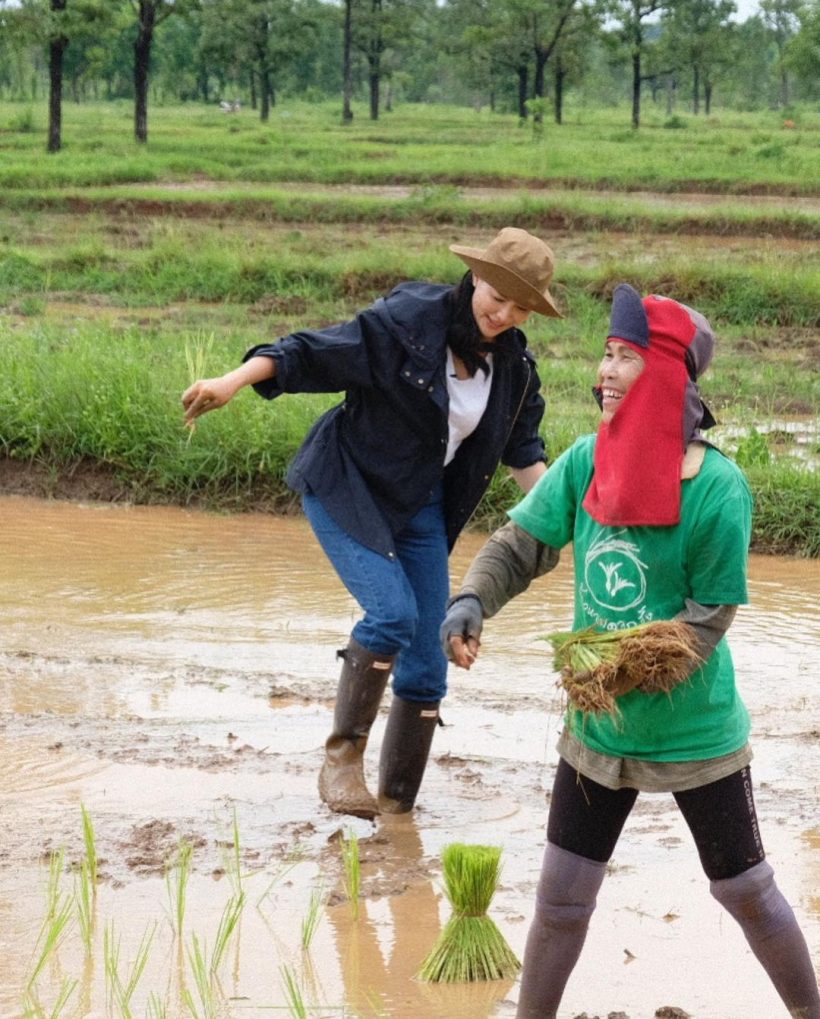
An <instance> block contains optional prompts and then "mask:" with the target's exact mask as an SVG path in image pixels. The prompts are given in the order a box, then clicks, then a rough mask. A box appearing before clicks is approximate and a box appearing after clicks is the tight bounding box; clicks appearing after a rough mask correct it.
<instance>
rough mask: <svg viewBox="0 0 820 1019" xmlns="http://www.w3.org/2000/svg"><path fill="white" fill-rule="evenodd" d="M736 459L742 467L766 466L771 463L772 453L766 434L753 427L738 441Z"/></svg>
mask: <svg viewBox="0 0 820 1019" xmlns="http://www.w3.org/2000/svg"><path fill="white" fill-rule="evenodd" d="M735 460H736V461H737V463H738V465H739V466H740V467H765V466H767V465H768V464H770V463H771V460H772V455H771V453H770V452H769V444H768V443H767V442H766V436H765V435H761V434H760V432H759V431H758V430H757V429H756V428H752V430H751V431H750V432H749V434H748V435H744V436H743V438H742V439H741V440H740V442H739V443H738V446H737V452H736V453H735Z"/></svg>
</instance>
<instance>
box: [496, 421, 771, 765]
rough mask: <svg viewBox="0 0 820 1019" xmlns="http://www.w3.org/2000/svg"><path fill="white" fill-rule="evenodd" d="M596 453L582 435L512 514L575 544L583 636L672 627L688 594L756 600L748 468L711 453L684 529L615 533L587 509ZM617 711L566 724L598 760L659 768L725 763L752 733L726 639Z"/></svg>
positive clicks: (692, 491) (691, 484)
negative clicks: (682, 673)
mask: <svg viewBox="0 0 820 1019" xmlns="http://www.w3.org/2000/svg"><path fill="white" fill-rule="evenodd" d="M594 448H595V436H594V435H587V436H583V437H582V438H580V439H578V440H577V441H576V442H575V443H574V445H573V446H572V447H571V448H570V449H568V450H567V451H566V452H565V453H564V454H563V455H562V456H561V457H559V458H558V460H556V461H555V463H554V464H553V465H552V466H551V467H550V469H549V470H548V471H547V473H546V474H545V475H544V476H543V477H542V478H541V479H540V480H539V482H538V484H537V485H535V487H534V488H533V489H532V490H531V491H530V493H529V494H528V495H527V496H526V498H524V499H523V500H522V501H521V502H520V503H519V504H518V505H517V506H516V507H515V508H514V509H513V510H511V511H510V514H509V515H510V517H511V518H512V519H513V520H514V521H515V522H516V523H517V524H518V525H519V527H522V528H524V530H525V531H528V532H529V533H530V534H531V535H533V536H534V537H535V538H537V539H538V540H539V541H542V542H544V543H545V544H547V545H552V546H554V547H555V548H563V546H565V545H567V544H568V543H569V542H573V555H574V561H575V618H574V624H573V628H574V629H576V630H580V629H583V628H585V627H588V626H595V627H597V628H598V629H601V630H604V629H607V630H611V629H616V628H618V629H619V628H624V627H628V626H634V625H635V624H637V623H643V622H650V621H652V620H657V619H671V618H673V617H674V616H675V615H677V613H678V612H680V611H681V610H682V609H683V608H684V607H685V600H686V599H687V598H691V599H693V600H694V601H697V602H700V603H701V604H704V605H740V604H742V603H744V602H745V601H747V591H746V563H747V552H748V548H749V537H750V532H751V509H752V499H751V494H750V492H749V487H748V485H747V484H746V479H745V478H744V476H743V473H742V471H741V470H740V469H739V468H738V467H737V466H736V465H735V464H734V463H732V461H731V460H728V459H726V457H724V456H723V455H722V454H721V453H719V452H718V451H717V450H716V449H713V448H711V447H707V448H706V451H705V457H704V461H703V465H702V467H701V469H700V471H699V472H698V474H697V475H696V476H695V477H694V478H690V479H687V480H684V481H682V482H681V486H682V490H681V514H680V516H681V519H680V523H679V524H676V525H674V526H665V527H645V526H644V527H610V526H606V525H603V524H599V523H597V522H596V521H595V520H593V519H592V517H591V516H589V514H588V513H587V512H586V511H585V510H584V509H583V507H582V505H581V503H582V501H583V498H584V495H585V494H586V491H587V488H588V487H589V483H590V480H591V478H592V472H593V453H594ZM618 707H619V708H620V712H621V713H620V716H619V717H612V716H610V715H605V714H604V715H597V716H596V715H587V716H586V717H584V715H583V714H582V713H581V712H579V711H577V710H574V709H570V710H569V711H568V713H567V725H568V726H569V727H570V729H571V731H572V732H573V733H574V734H575V735H576V736H577V737H578V738H579V739H580V740H582V741H583V742H584V743H585V744H587V745H588V746H590V747H591V748H592V749H593V750H597V751H598V752H599V753H603V754H610V755H612V756H616V757H635V758H640V759H644V760H648V761H693V760H705V759H707V758H710V757H719V756H721V755H723V754H730V753H732V752H733V751H735V750H737V749H738V748H739V747H742V746H743V745H744V743H745V742H746V740H747V738H748V735H749V715H748V712H747V710H746V707H745V705H744V704H743V701H742V700H741V699H740V696H739V694H738V692H737V689H736V687H735V673H734V666H733V664H732V656H731V654H730V652H729V647H728V645H727V643H726V641H725V640H721V641H720V643H719V644H718V646H717V648H716V649H715V651H714V653H713V654H712V655H711V656H710V658H709V660H708V661H707V662H705V663H704V665H703V666H702V668H700V669H698V670H697V671H696V672H695V673H693V675H692V676H691V677H690V679H689V680H688V681H687V682H685V683H681V684H680V685H678V686H677V687H675V689H674V690H673V691H672V692H671V693H670V694H665V693H657V694H645V693H642V692H641V691H640V690H633V691H631V692H630V693H628V694H625V695H624V696H623V697H620V698H618Z"/></svg>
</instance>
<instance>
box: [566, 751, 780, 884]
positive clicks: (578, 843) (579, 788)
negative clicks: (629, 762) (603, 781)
mask: <svg viewBox="0 0 820 1019" xmlns="http://www.w3.org/2000/svg"><path fill="white" fill-rule="evenodd" d="M672 795H673V796H674V797H675V801H676V803H677V804H678V806H679V807H680V810H681V813H682V814H683V817H684V820H685V821H686V823H687V825H688V826H689V830H690V831H691V832H692V835H693V837H694V839H695V844H696V846H697V848H698V854H699V856H700V862H701V865H702V866H703V869H704V871H705V872H706V876H707V877H708V878H709V879H710V880H711V881H719V880H721V879H722V878H729V877H735V876H736V875H738V874H742V873H743V871H744V870H748V869H749V868H750V867H754V866H755V864H757V863H760V862H761V860H763V859H764V858H765V853H764V852H763V843H762V842H761V840H760V831H759V829H758V824H757V813H756V811H755V804H754V797H753V795H752V777H751V774H750V772H749V769H748V768H741V769H740V771H736V772H734V773H733V774H732V775H728V776H727V777H726V778H721V779H719V780H718V781H717V782H710V783H709V784H708V785H702V786H699V787H698V788H697V789H687V790H686V791H685V792H679V793H673V794H672ZM637 798H638V790H637V789H607V788H606V786H602V785H599V784H598V783H597V782H593V781H592V780H591V779H589V778H585V777H584V776H583V775H580V774H579V773H578V772H577V771H576V770H575V769H574V768H573V767H572V766H571V765H569V764H567V762H566V761H565V760H564V759H563V758H562V759H561V760H560V761H559V762H558V770H557V772H556V775H555V782H554V784H553V787H552V799H551V801H550V811H549V821H548V823H547V838H548V839H549V841H550V842H552V843H554V844H555V845H557V846H560V847H561V848H562V849H566V850H567V851H569V852H571V853H575V854H576V855H578V856H585V857H586V858H587V859H590V860H597V861H598V862H600V863H606V862H607V861H608V860H609V858H610V857H611V856H612V853H613V852H614V850H615V845H616V843H617V841H618V838H619V836H620V834H621V831H622V829H623V826H624V824H625V823H626V819H627V817H628V816H629V812H630V811H631V810H632V807H633V806H634V804H635V800H636V799H637Z"/></svg>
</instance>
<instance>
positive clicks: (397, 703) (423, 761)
mask: <svg viewBox="0 0 820 1019" xmlns="http://www.w3.org/2000/svg"><path fill="white" fill-rule="evenodd" d="M440 703H441V702H440V701H405V700H402V698H401V697H395V696H394V697H393V702H392V704H391V705H390V715H389V716H388V719H387V729H386V730H385V733H384V742H383V743H382V753H381V760H380V761H379V806H380V807H381V809H382V810H383V811H384V813H385V814H406V813H407V811H408V810H412V809H413V804H414V803H415V802H416V796H417V795H418V791H419V787H420V786H421V780H422V778H423V777H424V769H425V768H426V767H427V758H428V757H429V756H430V744H431V743H432V742H433V733H434V732H435V730H436V725H437V724H438V722H439V714H438V707H439V704H440Z"/></svg>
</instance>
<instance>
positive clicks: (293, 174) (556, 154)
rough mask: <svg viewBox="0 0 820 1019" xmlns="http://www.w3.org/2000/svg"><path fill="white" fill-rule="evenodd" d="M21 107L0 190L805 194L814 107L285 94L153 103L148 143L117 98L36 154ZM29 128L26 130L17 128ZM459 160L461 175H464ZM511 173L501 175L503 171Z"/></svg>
mask: <svg viewBox="0 0 820 1019" xmlns="http://www.w3.org/2000/svg"><path fill="white" fill-rule="evenodd" d="M19 113H20V106H18V105H15V104H12V103H3V104H0V138H2V148H0V151H2V152H3V157H4V158H3V159H2V162H1V163H0V165H2V169H0V187H1V188H2V189H3V190H7V189H15V188H26V189H30V188H32V187H36V188H53V187H68V186H72V185H75V186H76V185H79V186H83V187H88V186H94V185H100V184H104V185H110V184H122V183H136V182H153V181H178V180H184V179H187V178H190V177H191V176H194V175H196V176H198V177H205V178H209V179H217V180H227V181H240V182H260V183H261V182H273V181H283V180H300V181H315V182H320V183H348V182H351V181H354V180H355V181H358V182H367V183H373V182H379V181H391V182H392V183H399V182H405V183H417V184H436V183H438V184H442V183H443V184H448V183H465V182H467V181H472V182H485V183H487V182H496V181H498V180H505V181H508V182H509V181H510V180H511V179H513V180H515V181H519V182H524V183H536V184H543V182H544V181H550V182H551V183H553V184H555V183H561V184H565V185H566V184H569V186H572V187H576V186H578V185H579V184H583V185H585V186H607V187H614V188H619V189H629V190H634V189H643V188H651V189H654V190H668V191H679V190H684V189H686V188H687V187H691V186H692V185H693V184H697V186H699V187H700V188H704V189H706V188H708V189H711V190H715V191H725V192H731V191H735V190H743V189H744V188H749V187H755V188H758V189H761V190H770V191H776V190H778V189H780V190H786V191H787V192H788V193H794V194H800V193H804V194H806V193H811V192H812V191H814V192H815V193H816V191H817V188H816V184H815V185H812V183H811V182H812V181H814V182H816V181H817V180H818V179H820V152H818V147H817V134H818V131H820V114H818V113H817V112H816V111H812V110H808V109H807V110H805V111H803V112H802V115H801V117H800V125H801V126H800V130H799V131H789V132H786V131H784V130H783V129H782V117H781V116H780V115H779V114H778V112H777V111H767V112H763V113H758V114H754V115H751V114H748V115H742V114H738V113H731V114H729V113H727V112H722V111H717V112H716V113H715V115H714V116H711V117H708V118H706V117H701V118H695V117H691V118H687V120H686V129H685V130H680V131H668V130H664V128H663V124H664V122H665V121H666V116H665V112H664V111H663V110H662V109H661V108H660V107H656V108H653V107H652V105H651V104H646V106H645V111H644V117H643V123H642V127H641V130H640V131H638V132H635V131H631V130H630V129H629V127H628V126H627V124H626V114H625V111H623V110H617V111H613V110H594V109H588V110H587V109H580V108H573V107H572V105H571V104H570V106H569V107H568V108H567V111H566V117H565V120H564V124H563V125H562V126H561V127H560V128H559V127H557V126H554V125H548V126H547V127H546V129H545V131H544V133H543V136H541V137H536V136H534V135H533V133H532V132H531V131H530V130H528V129H526V128H524V129H522V127H521V126H520V125H519V123H518V119H517V117H515V116H514V115H511V114H495V113H491V112H490V111H488V110H485V111H482V112H480V113H477V112H475V111H473V110H467V109H461V108H453V107H446V106H421V105H417V106H413V105H407V106H401V107H399V108H398V109H397V110H396V111H395V112H394V114H392V115H391V116H390V117H387V116H385V117H383V118H382V120H381V121H380V122H379V123H376V124H372V123H370V122H368V121H367V120H366V119H364V118H358V119H357V120H355V121H354V123H353V124H352V125H348V126H344V127H343V126H341V124H340V123H339V107H338V104H337V103H331V102H328V103H321V104H315V105H312V104H307V103H304V102H288V103H286V104H281V105H280V106H277V107H276V108H274V110H273V111H272V115H271V118H270V121H269V122H268V124H262V123H261V122H260V121H259V120H258V118H257V117H256V115H255V114H254V113H253V111H251V110H246V111H243V113H242V114H241V115H240V116H239V117H234V118H225V117H224V116H222V115H221V114H220V113H219V112H218V111H216V110H214V109H211V108H206V107H197V106H194V105H189V106H186V107H165V108H163V107H157V106H155V107H153V108H152V112H151V120H150V125H149V143H148V144H147V145H146V146H140V145H138V144H137V143H136V142H134V141H133V138H132V121H131V116H132V111H131V109H130V108H129V104H126V103H109V104H83V105H74V104H68V103H67V104H65V107H64V115H63V138H64V149H63V151H62V152H60V153H59V154H57V156H56V158H55V157H54V156H52V157H50V158H48V159H46V158H44V157H43V148H44V130H45V110H44V109H43V110H38V111H36V112H35V114H34V116H33V118H32V120H31V122H30V123H28V122H27V125H26V127H27V129H26V130H19V129H15V123H16V120H15V118H17V117H19ZM29 128H33V129H29ZM465 168H469V169H465ZM511 168H514V169H511Z"/></svg>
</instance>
